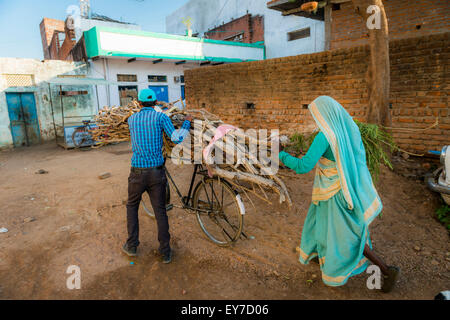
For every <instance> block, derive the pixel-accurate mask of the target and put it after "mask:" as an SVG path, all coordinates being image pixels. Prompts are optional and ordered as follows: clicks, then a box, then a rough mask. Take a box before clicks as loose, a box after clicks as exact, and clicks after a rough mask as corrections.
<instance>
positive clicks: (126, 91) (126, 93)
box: [119, 86, 138, 106]
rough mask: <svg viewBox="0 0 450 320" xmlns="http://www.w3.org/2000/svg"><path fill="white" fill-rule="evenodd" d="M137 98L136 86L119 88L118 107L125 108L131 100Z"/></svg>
mask: <svg viewBox="0 0 450 320" xmlns="http://www.w3.org/2000/svg"><path fill="white" fill-rule="evenodd" d="M137 97H138V87H137V86H119V98H120V105H121V106H126V105H128V104H129V103H130V102H131V101H133V99H136V100H137Z"/></svg>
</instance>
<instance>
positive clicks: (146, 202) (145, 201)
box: [141, 181, 170, 218]
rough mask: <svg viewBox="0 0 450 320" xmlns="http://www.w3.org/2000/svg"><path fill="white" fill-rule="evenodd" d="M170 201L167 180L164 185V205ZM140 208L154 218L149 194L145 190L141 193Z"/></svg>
mask: <svg viewBox="0 0 450 320" xmlns="http://www.w3.org/2000/svg"><path fill="white" fill-rule="evenodd" d="M169 203H170V186H169V181H167V185H166V205H168V204H169ZM141 204H142V209H144V212H145V213H146V214H148V215H149V216H150V217H152V218H155V213H154V212H153V207H152V203H151V201H150V196H149V195H148V193H147V192H144V193H143V194H142V199H141Z"/></svg>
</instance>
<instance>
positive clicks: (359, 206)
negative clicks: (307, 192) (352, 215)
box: [309, 96, 383, 225]
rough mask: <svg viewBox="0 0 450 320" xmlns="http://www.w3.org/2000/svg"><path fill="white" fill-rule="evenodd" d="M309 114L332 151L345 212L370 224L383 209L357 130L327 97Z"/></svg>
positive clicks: (349, 119) (318, 102)
mask: <svg viewBox="0 0 450 320" xmlns="http://www.w3.org/2000/svg"><path fill="white" fill-rule="evenodd" d="M309 111H310V112H311V114H312V116H313V118H314V120H315V121H316V123H317V125H318V126H319V128H320V130H321V131H322V132H323V133H324V135H325V136H326V138H327V140H328V143H329V144H330V147H331V150H332V151H333V155H334V157H335V159H336V167H337V169H338V174H339V179H340V183H341V188H342V191H343V194H344V198H345V201H346V202H347V205H348V208H349V209H351V210H354V211H355V212H356V213H357V214H358V216H359V217H360V218H364V222H365V223H367V225H368V224H370V222H372V220H373V219H374V218H375V217H376V216H377V215H378V214H379V213H380V212H381V209H382V207H383V206H382V204H381V200H380V197H379V196H378V193H377V191H376V189H375V186H374V185H373V182H372V177H371V175H370V172H369V169H368V168H367V162H366V151H365V149H364V145H363V142H362V139H361V133H360V132H359V128H358V126H357V125H356V123H355V122H354V121H353V119H352V117H351V116H350V115H349V114H348V112H347V111H346V110H345V109H344V108H343V107H342V106H341V105H340V104H339V102H337V101H336V100H334V99H333V98H331V97H328V96H321V97H318V98H317V99H316V100H314V101H313V102H312V103H311V104H310V105H309Z"/></svg>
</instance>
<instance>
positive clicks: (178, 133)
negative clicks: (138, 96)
mask: <svg viewBox="0 0 450 320" xmlns="http://www.w3.org/2000/svg"><path fill="white" fill-rule="evenodd" d="M190 119H192V118H190ZM161 122H162V127H163V129H164V132H165V133H166V134H167V136H168V137H170V140H172V142H173V143H175V144H179V143H181V142H182V141H183V140H184V138H186V136H187V135H188V133H189V128H190V127H191V122H190V121H189V120H185V121H184V122H183V124H182V125H181V128H180V129H178V130H176V129H175V127H174V126H173V124H172V121H170V118H169V117H168V116H167V115H166V114H162V116H161Z"/></svg>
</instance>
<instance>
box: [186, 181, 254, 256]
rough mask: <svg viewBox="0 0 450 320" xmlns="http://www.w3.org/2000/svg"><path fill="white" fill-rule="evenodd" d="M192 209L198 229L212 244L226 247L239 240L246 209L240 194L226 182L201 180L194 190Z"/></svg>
mask: <svg viewBox="0 0 450 320" xmlns="http://www.w3.org/2000/svg"><path fill="white" fill-rule="evenodd" d="M192 206H193V208H194V209H196V215H197V221H198V223H199V225H200V228H201V229H202V231H203V232H204V233H205V234H206V236H207V237H208V238H209V239H210V240H211V241H212V242H214V243H215V244H217V245H219V246H222V247H226V246H230V245H231V244H233V243H234V242H236V241H237V240H238V239H239V236H240V235H241V233H242V229H243V227H244V214H245V208H244V204H243V202H242V200H241V197H240V195H239V193H238V192H237V191H236V190H234V189H233V187H232V186H231V185H230V184H229V183H228V182H226V181H225V180H223V179H217V178H205V179H203V180H202V181H200V182H199V183H198V184H197V186H196V187H195V190H194V194H193V197H192Z"/></svg>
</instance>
